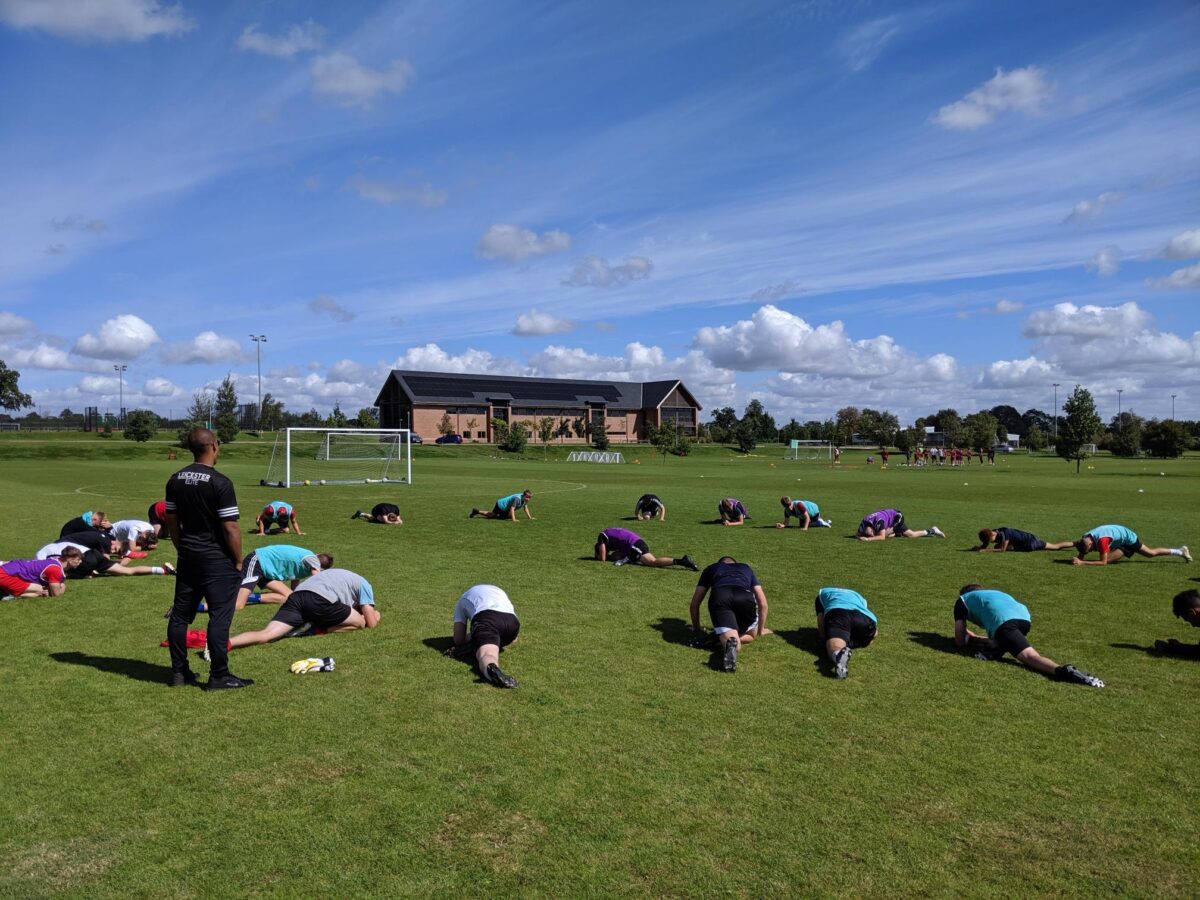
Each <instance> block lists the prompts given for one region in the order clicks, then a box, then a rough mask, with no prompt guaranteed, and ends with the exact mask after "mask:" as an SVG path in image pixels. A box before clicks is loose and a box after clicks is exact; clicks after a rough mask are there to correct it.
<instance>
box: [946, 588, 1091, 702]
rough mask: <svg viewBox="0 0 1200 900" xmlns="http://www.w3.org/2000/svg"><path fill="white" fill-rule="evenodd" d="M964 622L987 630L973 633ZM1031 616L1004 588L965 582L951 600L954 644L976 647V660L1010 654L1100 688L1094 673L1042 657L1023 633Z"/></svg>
mask: <svg viewBox="0 0 1200 900" xmlns="http://www.w3.org/2000/svg"><path fill="white" fill-rule="evenodd" d="M967 622H974V623H975V624H976V625H979V626H980V627H982V628H984V629H985V630H986V631H987V637H984V636H982V635H979V634H975V633H974V632H973V631H971V630H970V629H969V628H967ZM1031 625H1032V618H1031V616H1030V615H1029V609H1028V608H1027V607H1026V606H1025V604H1023V603H1019V602H1017V601H1016V600H1014V599H1013V598H1012V597H1011V596H1010V595H1008V594H1006V593H1004V592H1003V591H993V590H985V589H984V588H983V587H982V586H981V585H978V584H968V585H964V586H963V588H962V590H961V591H959V597H958V600H956V601H955V603H954V643H955V644H957V645H958V646H959V647H963V648H965V649H966V650H968V651H970V650H975V651H976V653H975V657H976V659H987V660H992V659H1000V658H1001V657H1002V656H1004V654H1005V653H1011V654H1012V655H1013V656H1015V657H1016V658H1017V659H1018V660H1019V661H1020V662H1022V663H1023V664H1025V665H1026V666H1028V667H1029V668H1031V669H1033V670H1034V671H1035V672H1041V673H1042V674H1043V675H1048V676H1049V677H1051V678H1053V679H1054V680H1055V681H1069V682H1071V683H1072V684H1086V685H1087V686H1088V687H1095V688H1102V687H1104V682H1103V681H1101V680H1100V679H1099V678H1096V677H1095V676H1093V675H1088V674H1087V673H1085V672H1080V671H1079V670H1078V669H1076V668H1075V667H1074V666H1070V665H1064V666H1060V665H1059V664H1058V663H1056V662H1055V661H1054V660H1052V659H1050V658H1049V657H1046V656H1042V655H1041V654H1040V653H1038V652H1037V651H1036V650H1035V649H1033V647H1031V646H1030V645H1029V641H1028V640H1026V639H1025V636H1026V635H1027V634H1029V629H1030V627H1031Z"/></svg>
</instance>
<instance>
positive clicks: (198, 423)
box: [179, 391, 213, 447]
mask: <svg viewBox="0 0 1200 900" xmlns="http://www.w3.org/2000/svg"><path fill="white" fill-rule="evenodd" d="M212 415H213V403H212V397H210V396H209V395H208V394H205V393H202V392H199V391H197V392H196V393H195V394H192V405H191V406H189V407H188V408H187V412H185V413H184V414H183V428H182V429H181V430H180V432H179V446H180V447H186V446H187V436H188V432H189V431H191V430H192V429H193V428H208V427H209V426H210V425H211V423H212Z"/></svg>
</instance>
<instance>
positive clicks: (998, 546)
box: [975, 526, 1075, 553]
mask: <svg viewBox="0 0 1200 900" xmlns="http://www.w3.org/2000/svg"><path fill="white" fill-rule="evenodd" d="M992 544H995V546H994V547H993V546H991V545H992ZM1074 546H1075V542H1074V541H1043V540H1042V539H1041V538H1040V537H1038V536H1037V535H1036V534H1030V533H1029V532H1028V531H1021V530H1020V529H1018V528H1008V527H1007V526H1006V527H1004V528H981V529H979V546H978V547H976V548H975V549H976V550H978V551H979V552H981V553H1004V552H1006V551H1015V552H1017V553H1036V552H1037V551H1038V550H1070V549H1071V548H1072V547H1074Z"/></svg>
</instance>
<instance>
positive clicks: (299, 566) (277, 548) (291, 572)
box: [254, 544, 321, 581]
mask: <svg viewBox="0 0 1200 900" xmlns="http://www.w3.org/2000/svg"><path fill="white" fill-rule="evenodd" d="M254 555H255V556H257V557H258V564H259V566H260V567H261V568H262V572H263V574H264V575H266V576H267V577H268V578H272V579H274V580H276V581H291V580H292V579H293V578H305V577H307V576H308V574H309V572H311V571H312V570H313V569H320V568H321V564H320V562H319V561H318V560H317V555H316V554H315V553H313V552H312V551H311V550H305V549H304V548H303V547H293V546H291V545H290V544H272V545H270V546H268V547H260V548H258V549H257V550H255V551H254Z"/></svg>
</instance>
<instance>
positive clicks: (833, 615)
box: [825, 609, 878, 647]
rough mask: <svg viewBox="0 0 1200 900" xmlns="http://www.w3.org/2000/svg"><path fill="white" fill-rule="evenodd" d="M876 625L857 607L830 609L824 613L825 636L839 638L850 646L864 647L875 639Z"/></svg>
mask: <svg viewBox="0 0 1200 900" xmlns="http://www.w3.org/2000/svg"><path fill="white" fill-rule="evenodd" d="M877 630H878V629H877V626H876V625H875V622H874V621H873V620H872V619H871V617H870V616H868V615H864V614H863V613H861V612H859V611H858V610H857V609H831V610H829V612H827V613H825V638H826V640H828V639H829V638H840V639H841V640H843V641H845V642H846V643H847V644H848V645H849V646H850V647H865V646H867V644H869V643H871V641H873V640H875V634H876V631H877Z"/></svg>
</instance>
